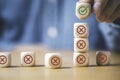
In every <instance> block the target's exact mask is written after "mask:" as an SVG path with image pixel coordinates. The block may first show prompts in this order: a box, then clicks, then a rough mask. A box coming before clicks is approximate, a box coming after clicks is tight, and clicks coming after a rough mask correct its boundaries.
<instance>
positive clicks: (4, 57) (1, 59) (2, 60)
mask: <svg viewBox="0 0 120 80" xmlns="http://www.w3.org/2000/svg"><path fill="white" fill-rule="evenodd" d="M6 62H7V58H6V56H4V55H1V56H0V64H5V63H6Z"/></svg>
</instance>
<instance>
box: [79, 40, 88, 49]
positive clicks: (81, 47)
mask: <svg viewBox="0 0 120 80" xmlns="http://www.w3.org/2000/svg"><path fill="white" fill-rule="evenodd" d="M85 46H86V43H85V41H84V40H79V41H78V42H77V47H78V48H79V49H84V48H85Z"/></svg>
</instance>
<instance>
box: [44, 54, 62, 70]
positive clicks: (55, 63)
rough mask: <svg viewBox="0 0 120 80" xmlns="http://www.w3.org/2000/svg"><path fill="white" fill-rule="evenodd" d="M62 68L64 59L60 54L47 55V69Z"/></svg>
mask: <svg viewBox="0 0 120 80" xmlns="http://www.w3.org/2000/svg"><path fill="white" fill-rule="evenodd" d="M61 66H62V58H61V55H60V54H59V53H47V54H46V55H45V67H47V68H54V69H55V68H60V67H61Z"/></svg>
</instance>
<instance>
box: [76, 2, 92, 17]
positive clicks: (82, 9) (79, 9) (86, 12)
mask: <svg viewBox="0 0 120 80" xmlns="http://www.w3.org/2000/svg"><path fill="white" fill-rule="evenodd" d="M90 14H91V5H90V3H83V2H77V3H76V16H77V17H78V18H79V19H86V18H88V17H89V16H90Z"/></svg>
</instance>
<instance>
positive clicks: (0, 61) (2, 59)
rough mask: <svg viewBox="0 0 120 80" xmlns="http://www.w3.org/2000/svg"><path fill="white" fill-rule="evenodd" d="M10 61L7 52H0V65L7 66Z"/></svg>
mask: <svg viewBox="0 0 120 80" xmlns="http://www.w3.org/2000/svg"><path fill="white" fill-rule="evenodd" d="M10 63H11V56H10V53H9V52H0V67H8V66H10Z"/></svg>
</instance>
